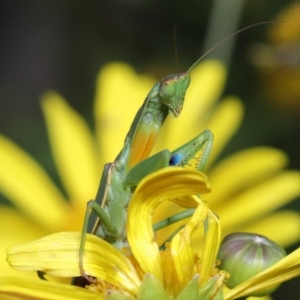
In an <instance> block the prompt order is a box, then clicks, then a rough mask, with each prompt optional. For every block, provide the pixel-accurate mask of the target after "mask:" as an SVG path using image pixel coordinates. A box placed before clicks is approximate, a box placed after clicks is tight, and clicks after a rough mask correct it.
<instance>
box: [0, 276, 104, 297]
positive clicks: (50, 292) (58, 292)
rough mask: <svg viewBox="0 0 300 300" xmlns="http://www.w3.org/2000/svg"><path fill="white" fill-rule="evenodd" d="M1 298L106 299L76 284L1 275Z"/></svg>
mask: <svg viewBox="0 0 300 300" xmlns="http://www.w3.org/2000/svg"><path fill="white" fill-rule="evenodd" d="M0 298H1V299H2V300H21V299H32V300H33V299H39V300H51V299H60V300H76V299H78V300H82V299H86V300H101V299H103V300H104V296H103V295H99V294H95V293H93V292H91V291H89V290H86V289H83V288H79V287H76V286H72V285H65V284H61V283H56V282H51V281H43V280H37V279H28V278H26V279H25V278H17V277H2V278H1V277H0Z"/></svg>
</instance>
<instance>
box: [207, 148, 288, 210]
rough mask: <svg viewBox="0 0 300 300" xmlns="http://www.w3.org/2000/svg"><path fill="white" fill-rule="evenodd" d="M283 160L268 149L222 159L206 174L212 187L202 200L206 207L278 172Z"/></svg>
mask: <svg viewBox="0 0 300 300" xmlns="http://www.w3.org/2000/svg"><path fill="white" fill-rule="evenodd" d="M287 160H288V159H287V156H286V155H285V154H284V152H282V151H280V150H278V149H275V148H269V147H257V148H251V149H247V150H243V151H239V152H237V153H235V154H233V155H231V156H229V157H227V158H225V159H224V160H223V161H221V162H219V163H218V164H217V165H216V166H215V167H214V169H213V170H212V171H211V172H210V174H209V181H210V183H211V185H212V187H216V188H215V189H214V190H213V192H212V193H211V194H210V195H207V198H206V199H207V200H208V201H209V205H210V207H212V208H214V207H216V204H218V202H224V200H225V199H227V198H229V197H232V196H233V195H235V194H236V193H237V192H239V191H240V190H241V189H244V188H247V187H250V186H251V185H253V184H254V183H257V182H259V181H261V180H263V179H265V178H267V177H269V176H271V175H272V174H274V173H275V172H278V171H279V170H280V169H282V168H283V167H284V166H285V165H286V164H287Z"/></svg>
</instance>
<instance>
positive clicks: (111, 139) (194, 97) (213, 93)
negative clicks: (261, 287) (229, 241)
mask: <svg viewBox="0 0 300 300" xmlns="http://www.w3.org/2000/svg"><path fill="white" fill-rule="evenodd" d="M191 76H192V82H191V85H190V87H189V89H188V92H187V95H186V101H185V104H184V108H183V111H182V114H181V116H180V117H179V118H178V119H176V120H175V119H171V118H169V119H168V120H167V122H166V124H165V126H164V128H163V129H162V133H161V136H160V139H159V141H158V143H157V148H156V151H157V150H160V149H163V148H168V149H171V150H172V149H175V148H176V147H178V146H179V145H181V144H183V143H185V142H187V141H188V140H190V139H191V138H192V137H194V136H196V135H197V134H199V133H200V132H201V131H202V130H204V129H206V128H209V129H210V130H211V131H212V132H213V133H214V135H215V141H214V147H213V151H212V153H211V157H210V161H209V163H210V165H212V163H213V161H215V159H216V158H217V156H218V154H219V153H220V151H221V150H222V149H223V147H224V146H225V144H226V143H227V141H228V140H229V139H230V137H231V136H232V135H233V134H234V133H235V131H236V130H237V127H238V125H239V124H240V122H241V118H242V110H243V108H242V105H241V103H240V101H239V100H238V99H236V98H235V97H228V98H226V99H224V101H223V102H221V104H219V105H217V106H216V105H215V103H216V100H217V99H218V98H219V96H220V93H221V90H222V87H223V84H224V82H225V77H226V70H225V69H224V66H223V65H222V64H221V63H220V62H218V61H205V62H202V63H201V64H199V65H198V66H197V67H195V69H193V70H192V74H191ZM153 83H154V80H153V79H152V78H150V77H146V76H140V75H136V74H135V73H134V71H133V70H132V69H131V68H130V67H129V66H128V65H126V64H123V63H112V64H109V65H107V66H106V67H104V68H103V69H102V70H101V72H100V74H99V77H98V79H97V92H96V99H95V109H94V113H95V135H93V134H92V133H91V131H90V129H89V128H88V125H87V124H86V122H85V121H84V120H83V119H82V117H81V116H80V115H79V114H78V113H76V112H75V111H74V110H73V109H72V108H71V107H70V106H69V105H68V104H67V103H66V102H65V101H64V100H63V99H62V97H61V96H60V95H58V94H57V93H55V92H49V93H47V94H45V95H44V97H43V100H42V108H43V113H44V115H45V119H46V124H47V129H48V133H49V137H50V143H51V147H52V152H53V156H54V160H55V162H56V165H57V169H58V172H59V175H60V178H61V181H62V183H63V186H64V188H65V192H66V195H67V196H64V194H62V192H61V191H60V190H59V189H58V187H56V186H55V184H54V183H53V182H52V181H51V179H50V178H49V176H48V175H47V173H46V172H45V171H44V170H43V169H42V167H41V166H40V165H39V164H38V163H37V162H36V161H35V160H34V159H33V158H32V157H30V156H29V155H28V154H27V153H25V152H24V151H23V150H22V149H21V148H19V147H18V146H17V145H16V144H14V143H13V142H12V141H11V140H9V139H8V138H6V137H3V136H1V138H0V165H1V169H0V191H1V193H3V194H4V195H5V196H6V197H7V198H8V199H10V200H11V201H12V203H13V204H14V205H15V206H16V207H17V208H18V210H14V209H10V208H6V207H1V209H0V222H1V228H3V229H2V234H1V240H0V245H1V248H0V251H1V255H2V257H1V268H2V270H3V273H5V274H7V275H9V274H11V273H10V271H9V268H8V266H7V263H6V262H5V261H4V250H5V249H6V248H7V247H8V246H10V245H13V244H17V243H21V242H26V241H29V240H33V239H36V238H38V237H41V236H44V235H46V234H48V233H51V232H56V231H62V230H80V229H81V226H82V222H83V216H84V211H85V208H86V202H87V201H88V200H89V199H92V198H93V197H94V196H95V194H96V191H97V187H98V184H99V178H100V175H101V172H102V168H103V165H104V163H106V162H109V161H113V160H114V158H115V157H116V155H117V154H118V152H119V151H120V149H121V148H122V146H123V140H124V137H125V135H126V133H127V131H128V129H129V127H130V124H131V122H132V120H133V117H134V114H135V113H136V111H137V109H138V108H139V106H140V105H141V101H142V100H141V99H143V98H144V97H145V95H146V94H147V92H148V91H149V90H150V88H151V86H152V85H153ZM286 164H287V158H286V156H285V154H284V153H282V152H281V151H279V150H277V149H273V148H267V147H259V148H255V149H247V150H245V151H242V152H239V153H236V154H234V155H232V156H231V157H228V158H227V159H225V160H223V161H222V162H220V163H219V164H217V165H216V166H214V167H208V169H207V170H208V174H209V178H210V182H211V185H212V187H213V192H212V193H211V194H210V195H209V196H208V197H207V200H208V203H209V205H210V207H211V209H212V210H213V211H214V212H215V213H216V214H217V215H218V216H219V217H220V218H221V219H222V224H223V227H224V233H225V234H227V233H229V232H233V231H236V230H237V229H238V230H243V231H254V232H258V233H259V234H262V235H266V236H268V237H270V238H271V239H272V240H275V241H276V242H278V243H279V244H281V245H288V244H291V243H293V242H295V241H297V240H299V231H298V228H299V226H300V218H299V215H298V214H297V213H296V212H293V211H286V212H280V213H272V212H273V211H274V210H275V209H276V208H278V207H280V206H281V205H284V204H285V203H287V202H289V201H291V200H293V199H294V198H295V197H296V196H298V195H299V194H300V186H299V184H298V183H299V179H300V175H299V173H298V172H294V171H282V169H283V168H284V166H285V165H286ZM214 186H215V187H217V188H216V189H214ZM262 199H263V200H262ZM170 205H173V204H165V205H161V206H160V207H159V209H158V212H157V214H156V216H155V218H156V219H158V218H162V217H164V216H165V215H166V210H167V211H173V212H174V211H175V210H174V209H175V208H174V209H173V208H170ZM233 215H234V216H235V218H232V216H233ZM12 220H13V221H12ZM270 224H272V225H273V224H280V229H281V230H278V229H277V228H274V226H270ZM7 228H9V230H7ZM159 238H160V237H158V240H159Z"/></svg>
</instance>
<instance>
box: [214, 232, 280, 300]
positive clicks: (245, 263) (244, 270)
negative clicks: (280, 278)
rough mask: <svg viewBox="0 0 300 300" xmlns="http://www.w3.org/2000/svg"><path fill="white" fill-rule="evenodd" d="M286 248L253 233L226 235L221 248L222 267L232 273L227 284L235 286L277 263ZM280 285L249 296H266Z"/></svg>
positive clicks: (219, 255)
mask: <svg viewBox="0 0 300 300" xmlns="http://www.w3.org/2000/svg"><path fill="white" fill-rule="evenodd" d="M284 256H286V252H285V250H284V249H283V248H282V247H281V246H279V245H278V244H276V243H275V242H273V241H270V240H269V239H268V238H266V237H264V236H261V235H258V234H252V233H232V234H229V235H228V236H226V237H225V238H224V239H223V241H222V243H221V247H220V249H219V253H218V259H219V260H220V261H221V265H220V269H222V270H225V271H226V272H228V273H229V274H230V278H228V279H227V281H226V285H227V286H228V287H229V288H234V287H236V286H237V285H239V284H240V283H242V282H244V281H246V280H247V279H249V278H251V277H253V276H255V275H257V274H259V273H260V272H262V271H264V270H266V269H267V268H269V267H270V266H272V265H274V264H275V263H277V262H278V261H279V260H281V259H282V258H283V257H284ZM277 287H278V285H276V286H274V287H271V288H269V289H267V290H265V291H261V292H258V293H254V294H253V295H249V296H264V295H269V294H270V293H272V292H273V291H274V290H275V289H276V288H277Z"/></svg>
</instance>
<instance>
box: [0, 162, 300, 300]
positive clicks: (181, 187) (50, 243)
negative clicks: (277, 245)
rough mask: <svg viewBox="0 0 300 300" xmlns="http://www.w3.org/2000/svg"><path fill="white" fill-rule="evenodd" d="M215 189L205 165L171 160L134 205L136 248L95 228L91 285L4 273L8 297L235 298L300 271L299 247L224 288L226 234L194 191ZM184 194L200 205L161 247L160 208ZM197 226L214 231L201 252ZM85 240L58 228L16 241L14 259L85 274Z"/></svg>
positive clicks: (30, 267) (0, 288) (22, 266)
mask: <svg viewBox="0 0 300 300" xmlns="http://www.w3.org/2000/svg"><path fill="white" fill-rule="evenodd" d="M182 178H184V182H183V181H182ZM170 183H171V185H172V188H171V189H170ZM209 190H210V189H209V185H208V183H207V178H206V176H205V175H204V174H203V173H200V172H197V171H193V170H187V169H183V168H180V167H167V168H164V169H162V170H159V171H156V172H154V173H153V174H151V175H149V176H147V177H146V178H144V179H143V180H142V182H141V183H140V184H139V185H138V187H137V189H136V190H135V192H134V195H133V197H132V201H131V202H130V204H129V209H128V219H127V236H128V242H129V246H130V248H128V249H123V250H124V251H120V250H118V249H116V248H115V247H113V246H112V245H111V244H109V243H107V242H106V241H104V240H102V239H99V238H98V237H96V236H94V235H90V234H88V235H87V239H86V244H85V251H84V264H83V266H84V270H85V272H86V274H88V275H91V276H93V277H96V279H95V280H93V283H92V284H91V285H89V286H87V289H88V290H84V289H82V288H79V287H75V286H69V285H63V284H60V283H53V282H52V283H51V282H49V283H48V282H43V281H38V280H31V281H28V280H26V279H25V280H24V279H16V278H15V279H12V278H3V279H2V280H1V281H0V282H1V285H0V295H1V299H4V300H6V299H12V298H11V297H12V296H15V298H16V296H18V297H19V298H21V297H28V298H31V297H37V296H38V298H39V299H54V298H57V297H58V296H59V298H60V299H96V297H95V295H97V297H98V298H97V299H162V300H171V299H177V300H181V299H191V300H194V299H215V300H217V299H226V300H231V299H237V298H240V297H243V296H247V295H249V294H253V293H255V292H258V291H261V290H265V289H266V288H269V287H270V286H272V285H274V284H278V283H281V282H283V281H285V280H288V279H290V278H292V277H295V276H299V275H300V268H299V261H300V259H299V258H300V251H299V250H297V251H295V252H294V253H292V254H290V255H289V256H287V257H285V258H283V259H282V260H280V261H279V262H278V263H276V264H275V265H273V266H272V267H270V268H268V269H267V270H265V271H264V272H261V273H259V274H258V275H256V276H254V277H252V278H250V279H248V280H247V281H245V282H243V283H242V284H240V285H238V286H237V287H235V288H233V289H232V290H230V291H225V290H223V284H224V281H225V280H226V277H228V274H227V273H226V272H224V271H221V270H218V268H217V261H216V257H217V252H218V249H219V245H220V240H221V227H220V223H219V219H218V218H217V217H216V215H215V214H214V213H212V211H211V210H210V209H209V208H208V205H207V203H206V202H202V201H201V200H200V199H199V198H198V197H196V196H193V195H194V194H199V193H201V194H205V193H207V192H209ZM182 198H184V200H185V202H186V203H189V205H193V206H194V207H196V209H195V211H194V214H193V216H192V217H191V219H190V220H189V221H188V222H187V223H186V225H185V226H184V227H183V228H182V229H181V230H180V231H179V232H178V233H177V234H176V235H175V236H174V237H173V238H172V240H171V242H170V244H168V245H167V248H166V250H159V247H158V244H157V241H156V238H155V234H154V232H153V229H152V216H153V211H154V210H155V208H156V207H157V206H158V205H160V204H161V203H163V202H167V201H168V200H172V201H173V202H175V203H177V204H178V205H180V204H181V203H182V201H181V199H182ZM204 198H205V196H204ZM177 199H178V200H179V201H177ZM197 230H202V231H203V230H204V231H205V232H206V235H205V239H204V241H203V246H202V248H201V250H199V251H195V249H194V248H193V245H192V239H191V236H192V234H193V233H194V232H195V231H197ZM79 243H80V233H78V232H61V233H57V234H52V235H50V236H46V237H44V238H42V239H40V240H37V241H33V242H30V243H28V244H21V245H17V246H13V247H11V248H9V249H8V251H7V253H8V261H9V263H10V264H11V266H12V267H14V268H16V269H19V270H25V271H43V272H47V273H49V274H52V275H55V276H80V275H81V271H80V269H79V267H78V260H79V255H78V254H79V253H78V251H79ZM91 291H92V292H91ZM72 296H73V298H72ZM15 298H14V299H15Z"/></svg>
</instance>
